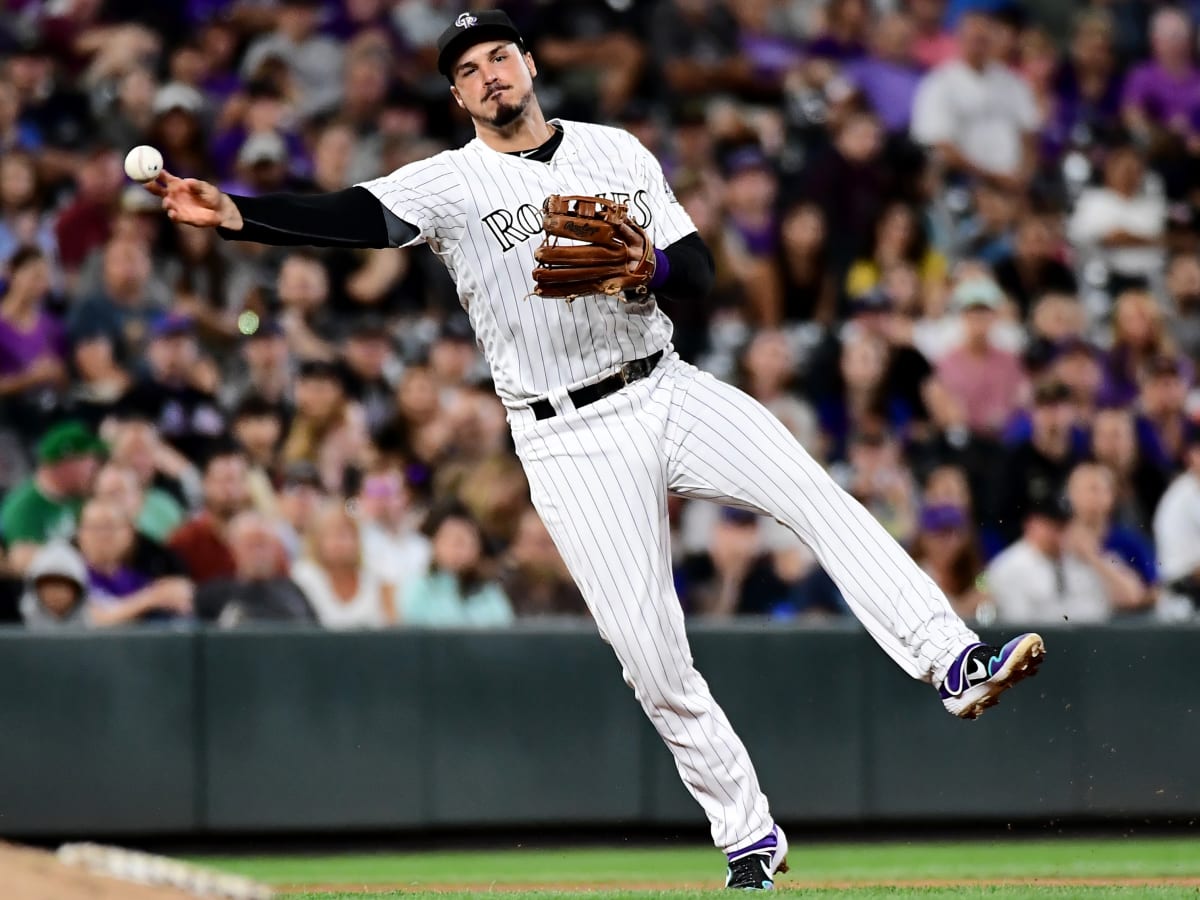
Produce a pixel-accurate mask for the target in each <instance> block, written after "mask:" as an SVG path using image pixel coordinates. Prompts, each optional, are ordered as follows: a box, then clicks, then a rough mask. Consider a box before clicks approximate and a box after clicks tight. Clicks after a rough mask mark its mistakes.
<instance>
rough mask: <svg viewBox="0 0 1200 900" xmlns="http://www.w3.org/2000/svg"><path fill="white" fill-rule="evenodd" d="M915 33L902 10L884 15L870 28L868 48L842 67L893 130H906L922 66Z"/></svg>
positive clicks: (897, 131)
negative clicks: (915, 51) (915, 47)
mask: <svg viewBox="0 0 1200 900" xmlns="http://www.w3.org/2000/svg"><path fill="white" fill-rule="evenodd" d="M860 5H861V4H860ZM914 37H915V32H914V30H913V23H912V20H911V19H910V18H909V17H908V16H906V15H903V14H901V13H891V14H890V15H886V16H883V17H882V18H881V19H879V21H877V22H876V23H875V24H874V26H873V27H872V30H871V38H870V39H871V52H870V53H869V54H867V55H866V56H863V57H860V58H858V59H854V60H851V61H850V62H848V63H847V64H846V65H845V66H844V67H843V69H842V72H843V74H844V75H845V76H846V77H847V78H848V79H849V80H850V83H851V84H853V85H854V87H855V88H856V89H857V90H858V91H860V92H861V93H862V94H863V96H865V97H866V98H867V101H868V102H869V103H870V104H871V108H872V109H873V110H875V114H876V115H878V116H879V118H880V120H881V121H882V122H883V125H884V127H885V128H886V129H887V130H888V131H889V132H891V133H893V134H906V133H907V132H908V127H909V122H910V120H911V118H912V109H913V100H914V98H915V97H916V94H917V85H918V84H919V83H920V81H921V70H920V69H919V68H918V66H917V63H916V60H915V59H914V58H913V38H914Z"/></svg>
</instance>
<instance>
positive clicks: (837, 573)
mask: <svg viewBox="0 0 1200 900" xmlns="http://www.w3.org/2000/svg"><path fill="white" fill-rule="evenodd" d="M551 399H552V402H553V403H554V404H555V406H556V408H557V409H558V410H559V411H560V415H557V416H555V417H553V418H550V419H544V420H542V421H540V422H539V421H536V420H535V419H534V417H533V414H532V413H531V412H529V411H527V410H510V413H509V419H510V423H511V425H512V429H513V438H514V441H515V444H516V449H517V453H518V455H519V456H520V458H521V461H522V463H523V464H524V467H525V472H526V474H527V476H528V478H529V484H530V491H531V494H532V498H533V504H534V506H535V507H536V509H537V511H538V513H539V514H540V516H541V518H542V520H543V521H544V522H545V524H546V528H547V529H548V530H549V532H550V535H551V537H553V539H554V542H555V544H556V545H557V546H558V548H559V551H560V552H561V553H562V555H563V559H564V560H565V562H566V564H567V566H568V568H569V569H570V571H571V574H572V576H573V577H574V578H575V580H576V582H577V583H578V585H579V588H580V590H581V591H582V593H583V597H584V599H585V600H586V601H587V604H588V608H589V609H590V610H591V612H592V615H593V617H594V618H595V620H596V623H597V625H598V626H599V630H600V634H601V636H602V637H603V638H604V639H605V640H606V641H607V642H608V643H609V644H611V645H612V647H613V649H614V650H615V651H616V654H617V658H618V659H619V660H620V662H621V665H622V667H623V670H624V676H625V680H626V682H627V683H628V684H629V685H630V686H631V687H632V688H633V690H634V693H635V694H636V696H637V699H638V701H639V702H640V703H641V705H642V708H643V709H644V710H645V711H646V714H647V715H648V716H649V717H650V721H651V722H652V723H653V724H654V727H655V728H656V729H657V730H658V733H659V735H660V736H661V737H662V739H663V740H664V741H665V742H666V744H667V746H668V747H669V748H670V750H671V753H672V754H673V755H674V757H675V763H676V765H677V767H678V768H679V774H680V776H681V777H682V778H683V781H684V784H685V785H686V786H687V788H688V790H689V791H690V792H691V793H692V796H694V797H695V798H696V800H697V801H698V802H699V803H700V805H701V806H702V807H703V808H704V811H705V813H706V814H707V815H708V818H709V821H710V822H711V823H712V835H713V841H714V843H715V844H716V845H717V846H718V847H720V848H722V849H724V850H726V851H729V850H733V849H736V848H738V847H742V846H745V845H746V844H749V843H751V842H753V841H755V840H758V839H759V838H761V837H763V835H765V834H766V833H767V832H768V831H770V829H771V826H772V825H773V824H774V823H773V820H772V818H771V813H770V810H769V808H768V805H767V798H766V797H765V796H764V794H763V792H762V790H761V788H760V787H759V784H758V777H757V775H756V774H755V772H754V766H753V764H752V763H751V762H750V757H749V755H748V754H747V752H746V748H745V746H743V744H742V742H741V739H740V738H739V737H738V736H737V734H736V733H735V732H734V730H733V727H732V726H731V725H730V723H729V720H728V719H727V718H726V716H725V713H724V712H723V711H722V710H721V708H720V706H718V705H717V703H716V701H715V700H714V699H713V696H712V693H711V691H710V690H709V687H708V684H707V682H705V680H704V678H703V677H702V676H701V675H700V673H699V672H698V671H696V668H695V666H694V665H693V664H692V656H691V652H690V650H689V649H688V643H687V636H686V634H685V632H684V617H683V612H682V610H681V608H680V605H679V599H678V597H677V596H676V594H675V587H674V582H673V579H672V571H671V552H670V547H669V540H670V526H669V524H668V522H667V493H668V492H670V493H675V494H680V495H682V496H685V497H694V498H701V499H705V500H715V501H718V502H720V503H723V504H726V505H730V506H739V507H742V508H745V509H750V510H754V511H756V512H760V513H764V514H766V515H769V516H773V517H775V518H776V519H778V520H779V521H780V522H782V523H783V524H784V525H786V526H787V527H788V528H790V529H791V530H792V531H794V532H795V533H796V534H797V535H798V536H799V537H800V538H801V539H802V540H803V541H804V542H805V543H806V544H808V545H809V546H810V547H811V548H812V549H813V551H814V552H815V553H816V555H817V558H818V559H819V560H820V562H821V565H822V566H823V567H824V568H825V570H826V571H827V572H828V573H829V575H830V577H832V578H833V580H834V582H835V583H836V584H837V585H838V587H839V588H840V589H841V591H842V594H843V595H844V596H845V598H846V602H847V603H848V604H849V605H850V608H851V609H852V610H853V611H854V614H855V615H856V616H858V618H859V619H860V620H861V621H862V623H863V625H865V626H866V628H867V630H868V631H869V632H870V634H871V636H872V637H873V638H874V639H875V640H876V641H877V642H878V643H879V645H880V646H881V647H883V649H884V650H886V651H887V653H888V654H889V655H890V656H891V657H892V659H894V660H895V661H896V662H897V663H898V664H899V665H900V667H901V668H902V669H904V670H905V671H906V672H908V674H909V675H911V676H913V677H914V678H918V679H921V680H924V681H931V682H936V681H938V680H940V679H941V678H942V677H944V676H945V673H946V671H947V669H948V668H949V666H950V663H951V662H953V660H954V658H955V657H956V656H957V655H958V653H959V652H960V651H961V650H962V648H963V647H964V646H965V645H966V644H968V643H971V642H974V641H976V640H978V638H977V637H976V636H975V634H974V633H973V632H972V631H971V630H970V629H968V628H967V627H966V625H965V624H964V623H963V621H962V620H961V619H959V618H958V616H957V615H955V613H954V611H953V610H952V609H951V607H950V604H949V603H948V602H947V600H946V598H945V596H944V595H943V594H942V592H941V591H940V590H939V589H938V588H937V586H936V585H935V584H934V582H933V581H932V579H930V578H929V577H928V576H927V575H926V574H925V573H924V572H922V571H921V569H920V567H918V566H917V565H916V564H915V563H914V562H913V561H912V560H911V559H910V558H909V556H908V554H907V553H906V552H905V551H904V550H903V548H901V547H900V546H899V545H898V544H897V543H896V542H895V541H894V540H893V539H892V538H891V537H890V536H889V535H888V534H887V532H886V531H885V530H884V529H883V527H882V526H880V525H879V524H878V523H877V522H876V521H875V520H874V519H873V518H872V517H871V515H870V513H868V512H867V511H866V510H865V509H864V508H863V507H862V506H861V505H860V504H859V503H858V502H857V501H855V500H854V499H853V498H851V497H850V496H849V495H848V494H846V493H845V492H844V491H843V490H842V489H841V488H839V487H838V486H837V485H836V484H835V483H834V482H833V480H832V479H831V478H830V477H829V476H828V474H826V472H825V470H824V469H822V468H821V466H820V465H819V464H818V463H817V462H816V461H814V460H813V459H812V457H810V456H809V455H808V454H807V453H806V452H805V451H804V449H803V448H802V447H801V446H800V444H799V443H797V441H796V440H795V439H794V438H793V437H792V436H791V434H790V433H789V432H788V431H787V430H786V429H785V428H784V427H783V425H782V424H781V423H780V422H779V421H778V420H777V419H776V418H775V417H774V416H773V415H772V414H771V413H770V412H768V411H767V410H766V409H765V408H764V407H763V406H762V405H761V404H759V403H758V402H757V401H756V400H754V399H753V398H751V397H750V396H748V395H747V394H744V393H743V392H741V391H740V390H738V389H737V388H734V387H732V386H730V385H728V384H725V383H723V382H721V381H719V380H717V379H716V378H714V377H713V376H711V375H709V374H708V373H704V372H700V371H699V370H697V369H696V368H695V367H693V366H691V365H688V364H687V363H684V362H681V361H680V360H679V358H678V356H677V355H676V354H674V353H672V352H670V351H668V353H667V354H666V356H665V358H664V359H663V361H662V362H660V363H659V365H658V367H657V368H656V369H655V370H654V372H653V373H651V375H650V376H649V377H647V378H644V379H642V380H641V381H637V382H634V383H633V384H631V385H629V386H627V387H625V388H624V389H623V390H621V391H618V392H617V393H615V394H612V395H610V396H608V397H605V398H604V399H603V400H600V401H598V402H596V403H593V404H590V405H588V406H585V407H583V408H581V409H579V410H574V409H572V408H571V402H570V400H569V399H567V398H566V397H565V392H564V391H561V390H560V391H556V392H554V394H553V395H552V398H551ZM564 404H565V407H566V408H565V411H564Z"/></svg>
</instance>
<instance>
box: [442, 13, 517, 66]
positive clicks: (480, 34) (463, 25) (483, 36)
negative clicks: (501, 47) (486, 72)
mask: <svg viewBox="0 0 1200 900" xmlns="http://www.w3.org/2000/svg"><path fill="white" fill-rule="evenodd" d="M484 41H512V42H513V43H515V44H516V45H517V46H519V47H520V48H521V50H522V52H524V50H525V42H524V41H523V40H522V39H521V32H519V31H517V26H516V25H514V24H513V23H512V19H510V18H509V17H508V14H507V13H505V12H503V11H502V10H498V9H488V10H480V11H479V12H465V13H461V14H459V16H458V17H457V18H456V19H455V20H454V24H453V25H451V26H450V27H449V28H447V29H446V30H445V31H443V32H442V33H441V35H440V36H439V37H438V42H437V49H438V59H437V66H438V71H439V72H441V73H442V74H443V75H445V76H446V77H447V78H449V79H450V81H452V82H453V81H454V78H453V77H452V76H451V74H450V70H451V69H452V68H453V67H454V64H455V63H456V62H458V58H459V57H460V56H462V54H463V51H464V50H466V49H467V48H468V47H474V46H475V45H476V44H482V43H483V42H484Z"/></svg>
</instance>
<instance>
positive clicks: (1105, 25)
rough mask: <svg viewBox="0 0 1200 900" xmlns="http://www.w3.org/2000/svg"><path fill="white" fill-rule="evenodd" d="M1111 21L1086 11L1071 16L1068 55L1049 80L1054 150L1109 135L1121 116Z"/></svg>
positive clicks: (1098, 11) (1050, 133)
mask: <svg viewBox="0 0 1200 900" xmlns="http://www.w3.org/2000/svg"><path fill="white" fill-rule="evenodd" d="M1113 32H1114V25H1113V19H1112V17H1111V16H1110V15H1109V14H1108V12H1107V11H1106V10H1102V9H1096V8H1092V9H1087V10H1084V11H1083V12H1081V13H1080V14H1079V16H1078V18H1077V19H1076V23H1075V32H1074V35H1073V36H1072V38H1071V44H1070V50H1069V55H1068V57H1067V59H1065V60H1063V62H1062V64H1061V65H1060V66H1059V69H1058V72H1057V73H1056V76H1055V79H1054V91H1055V102H1054V112H1053V115H1052V116H1051V117H1050V119H1049V120H1048V121H1047V123H1046V126H1047V134H1046V136H1045V137H1044V138H1043V142H1046V141H1047V139H1048V141H1049V143H1050V145H1051V147H1052V148H1053V149H1056V150H1062V149H1065V148H1066V147H1069V146H1071V145H1082V146H1086V145H1087V144H1088V143H1090V142H1091V141H1093V140H1097V139H1099V138H1102V137H1103V136H1104V135H1106V134H1109V133H1112V132H1113V131H1115V129H1116V128H1117V126H1118V124H1119V121H1120V115H1121V73H1120V71H1119V70H1118V67H1117V59H1116V54H1115V53H1114V52H1113Z"/></svg>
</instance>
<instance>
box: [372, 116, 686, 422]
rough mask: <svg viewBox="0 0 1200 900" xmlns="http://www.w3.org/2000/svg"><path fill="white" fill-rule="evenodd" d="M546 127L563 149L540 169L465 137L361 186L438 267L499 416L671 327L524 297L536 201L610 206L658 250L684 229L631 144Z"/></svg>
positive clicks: (663, 339)
mask: <svg viewBox="0 0 1200 900" xmlns="http://www.w3.org/2000/svg"><path fill="white" fill-rule="evenodd" d="M554 122H555V124H557V125H559V126H560V127H561V128H562V130H563V140H562V144H561V145H560V146H559V147H558V149H557V150H556V151H555V153H554V156H553V158H552V159H551V160H550V161H549V162H538V161H536V160H531V159H522V158H521V157H519V156H513V155H511V154H507V153H501V152H499V151H496V150H493V149H491V148H490V147H488V146H487V145H486V144H484V143H483V142H482V141H481V140H479V139H478V138H476V139H475V140H473V141H471V142H470V143H468V144H466V145H465V146H464V147H462V148H460V149H457V150H447V151H444V152H442V153H439V154H437V155H436V156H432V157H430V158H429V159H424V160H420V161H418V162H414V163H410V164H409V165H407V166H403V167H402V168H400V169H397V170H396V171H395V172H393V173H391V174H390V175H384V176H382V177H380V178H376V179H373V180H371V181H367V182H364V183H363V184H362V185H361V187H364V188H366V189H367V190H369V191H370V192H371V193H372V194H374V195H375V196H376V197H377V198H378V199H379V201H380V202H381V203H382V204H383V205H384V206H385V207H387V208H388V209H390V210H391V211H392V212H393V213H395V214H396V215H397V216H399V217H400V218H401V219H403V220H404V221H406V222H409V223H410V224H412V225H413V226H414V227H416V228H418V229H420V234H419V235H418V236H417V237H416V238H414V239H413V241H412V242H411V244H417V243H420V242H422V241H424V242H426V243H428V244H429V246H430V247H431V248H432V250H433V251H434V253H436V254H437V255H438V257H439V258H440V259H441V260H442V262H443V263H444V264H445V265H446V268H447V269H448V270H449V272H450V275H451V277H452V278H453V279H454V282H455V284H456V285H457V287H458V296H459V299H460V300H461V302H462V305H463V308H464V309H466V310H467V313H468V314H469V316H470V318H471V324H472V326H473V328H474V329H475V335H476V337H477V339H478V341H479V344H480V346H481V348H482V350H483V353H484V356H485V357H486V358H487V361H488V364H489V365H490V366H491V370H492V378H493V379H494V381H495V384H496V393H497V394H498V395H499V396H500V399H501V400H503V401H504V403H505V404H507V405H510V406H523V405H525V403H526V402H527V401H528V400H530V399H532V398H535V397H540V396H543V395H545V394H547V393H548V392H550V391H551V390H552V389H554V388H558V387H572V386H574V385H578V384H581V383H586V382H589V381H594V380H596V378H597V377H599V376H601V375H606V374H608V373H609V372H611V371H613V370H614V369H615V368H616V367H617V366H619V365H620V364H621V363H623V362H627V361H629V360H632V359H640V358H641V357H644V356H649V355H650V354H651V353H654V352H655V351H657V350H662V349H664V348H665V347H666V346H667V345H668V344H669V343H670V340H671V334H672V327H673V326H672V325H671V320H670V319H669V318H667V316H666V315H665V314H664V313H663V312H662V310H660V309H659V308H658V304H657V303H655V302H654V300H653V297H651V298H650V299H649V300H648V301H646V302H644V303H636V304H631V303H625V302H622V301H620V300H618V299H616V298H614V297H608V296H604V295H596V296H593V297H580V298H579V299H578V300H576V301H575V302H574V303H567V302H566V301H564V300H551V299H542V298H540V297H537V296H535V295H533V294H532V291H533V287H534V285H533V276H532V272H533V270H534V267H535V265H536V263H535V262H534V258H533V251H534V250H535V249H536V248H537V246H538V244H539V243H541V240H542V234H541V210H542V201H543V200H544V199H545V198H546V197H547V196H548V195H550V194H584V195H590V196H603V197H607V198H610V199H616V200H621V201H623V202H625V203H627V204H628V206H629V215H630V218H631V219H633V221H635V222H636V223H637V224H639V225H641V226H642V227H644V228H645V229H646V231H647V233H648V234H649V236H650V239H651V240H652V241H653V243H654V246H656V247H659V248H664V247H667V246H668V245H670V244H672V243H674V242H675V241H677V240H679V239H680V238H682V237H684V236H686V235H688V234H690V233H692V232H693V231H695V230H696V227H695V225H693V224H692V220H691V219H690V218H689V217H688V214H687V213H686V212H685V211H684V209H683V207H682V206H681V205H680V204H679V202H678V201H677V200H676V199H675V196H674V194H673V193H672V192H671V189H670V187H669V185H668V184H667V181H666V177H665V176H664V174H663V171H662V167H661V166H660V165H659V164H658V160H656V159H655V158H654V156H653V155H652V154H651V153H650V151H649V150H647V149H646V148H645V147H644V146H642V144H641V143H640V142H639V141H638V140H637V138H635V137H634V136H633V135H631V134H629V133H628V132H626V131H622V130H620V129H616V128H608V127H606V126H603V125H592V124H587V123H582V122H570V121H566V122H560V121H558V120H554ZM411 244H410V246H411Z"/></svg>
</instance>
